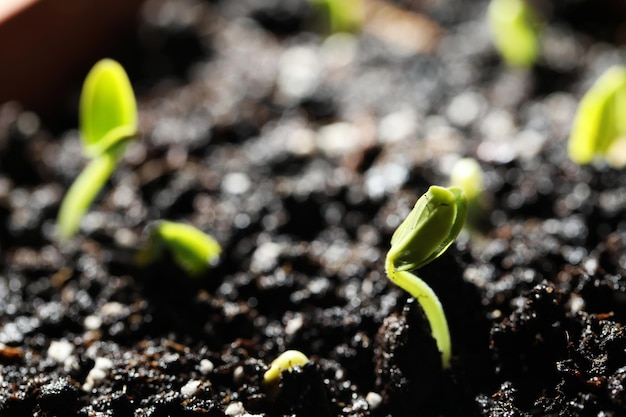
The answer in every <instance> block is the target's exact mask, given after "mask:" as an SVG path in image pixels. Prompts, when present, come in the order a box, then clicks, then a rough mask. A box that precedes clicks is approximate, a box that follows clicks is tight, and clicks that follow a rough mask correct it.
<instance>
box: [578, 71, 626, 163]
mask: <svg viewBox="0 0 626 417" xmlns="http://www.w3.org/2000/svg"><path fill="white" fill-rule="evenodd" d="M624 113H626V67H623V66H617V65H616V66H613V67H610V68H609V69H607V70H606V71H605V72H604V73H603V74H602V75H601V76H600V78H598V80H596V82H595V83H594V84H593V85H592V86H591V88H590V89H589V91H587V93H586V94H585V95H584V96H583V98H582V99H581V101H580V105H579V106H578V110H577V111H576V115H575V116H574V122H573V124H572V131H571V133H570V137H569V142H568V149H567V151H568V154H569V157H570V159H571V160H572V161H574V162H576V163H577V164H581V165H582V164H589V163H591V162H592V161H593V160H594V159H596V158H606V159H607V160H608V161H609V163H611V162H612V159H611V154H612V152H611V151H612V147H613V146H614V145H615V144H616V143H618V142H619V141H618V139H620V138H621V137H623V136H624V135H626V119H624V118H623V117H622V115H623V114H624ZM615 165H617V164H615Z"/></svg>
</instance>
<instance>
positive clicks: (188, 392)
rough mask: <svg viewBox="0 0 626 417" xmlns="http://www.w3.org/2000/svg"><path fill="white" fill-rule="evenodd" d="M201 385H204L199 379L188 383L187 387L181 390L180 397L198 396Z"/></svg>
mask: <svg viewBox="0 0 626 417" xmlns="http://www.w3.org/2000/svg"><path fill="white" fill-rule="evenodd" d="M201 384H202V381H198V380H197V379H192V380H190V381H188V382H187V383H186V384H185V385H183V386H182V387H181V388H180V395H182V396H183V397H184V398H191V397H193V396H194V395H196V393H197V392H198V390H199V389H200V385H201Z"/></svg>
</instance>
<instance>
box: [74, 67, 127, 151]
mask: <svg viewBox="0 0 626 417" xmlns="http://www.w3.org/2000/svg"><path fill="white" fill-rule="evenodd" d="M79 116H80V123H79V124H80V136H81V140H82V144H83V151H84V153H85V155H86V156H88V157H95V156H98V155H102V154H103V153H105V152H106V151H107V150H108V149H110V148H111V147H112V146H113V145H114V144H116V143H117V142H119V141H120V140H124V139H128V138H131V137H134V136H135V135H136V134H137V103H136V100H135V95H134V93H133V88H132V86H131V84H130V80H129V79H128V76H127V75H126V72H125V71H124V68H123V67H122V66H121V65H120V64H119V63H118V62H116V61H114V60H112V59H102V60H100V61H98V62H97V63H96V64H95V65H94V66H93V68H92V69H91V71H89V74H87V78H86V79H85V83H84V84H83V89H82V91H81V96H80V106H79Z"/></svg>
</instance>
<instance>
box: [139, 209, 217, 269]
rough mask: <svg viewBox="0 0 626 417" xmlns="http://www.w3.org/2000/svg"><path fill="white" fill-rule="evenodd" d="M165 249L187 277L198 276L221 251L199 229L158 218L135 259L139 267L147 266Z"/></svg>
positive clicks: (211, 239)
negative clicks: (158, 220)
mask: <svg viewBox="0 0 626 417" xmlns="http://www.w3.org/2000/svg"><path fill="white" fill-rule="evenodd" d="M165 249H167V250H169V252H170V253H171V255H172V258H173V259H174V262H176V264H178V265H179V266H180V267H181V268H182V269H184V270H185V271H186V272H187V274H189V275H190V276H198V275H201V274H202V273H203V272H205V271H206V270H207V269H208V268H209V267H210V266H212V265H215V264H216V263H217V262H218V260H219V257H220V254H221V252H222V248H221V246H220V244H219V243H217V241H216V240H215V239H213V238H212V237H211V236H209V235H207V234H205V233H203V232H202V231H201V230H199V229H197V228H195V227H193V226H191V225H188V224H184V223H176V222H170V221H160V222H158V223H157V224H156V225H154V226H153V228H152V230H151V231H150V235H149V237H148V240H147V241H146V244H145V245H144V247H143V248H142V249H141V250H140V251H139V252H137V254H136V256H135V261H136V262H137V264H139V266H145V265H148V264H149V263H152V262H154V261H155V260H156V259H159V258H160V257H161V255H162V253H163V250H165Z"/></svg>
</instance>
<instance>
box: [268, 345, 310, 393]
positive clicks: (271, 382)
mask: <svg viewBox="0 0 626 417" xmlns="http://www.w3.org/2000/svg"><path fill="white" fill-rule="evenodd" d="M308 362H309V358H307V357H306V355H305V354H304V353H302V352H300V351H299V350H287V351H285V352H283V353H282V354H280V355H279V356H278V357H277V358H276V359H274V360H273V361H272V363H271V364H270V368H269V369H268V370H267V371H266V372H265V374H263V384H264V385H265V387H266V388H267V390H268V391H269V392H270V394H271V395H275V394H276V393H277V391H278V384H279V383H280V376H281V374H282V373H283V372H285V371H292V370H293V369H294V368H295V367H302V366H304V365H306V364H307V363H308Z"/></svg>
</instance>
